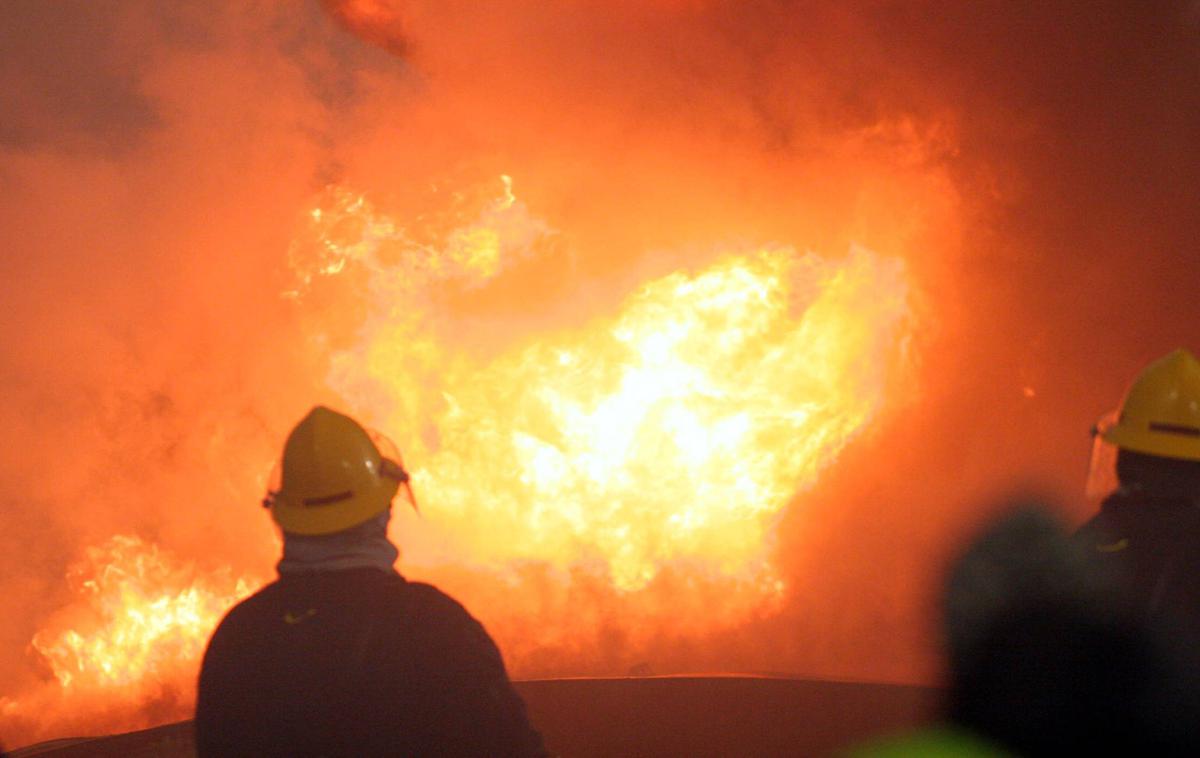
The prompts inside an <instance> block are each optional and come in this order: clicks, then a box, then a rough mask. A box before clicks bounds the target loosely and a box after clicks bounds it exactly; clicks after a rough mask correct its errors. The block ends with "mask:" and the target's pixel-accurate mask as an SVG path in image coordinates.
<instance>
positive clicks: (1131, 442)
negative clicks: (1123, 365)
mask: <svg viewBox="0 0 1200 758" xmlns="http://www.w3.org/2000/svg"><path fill="white" fill-rule="evenodd" d="M1097 432H1098V434H1099V436H1100V437H1102V438H1103V439H1104V440H1105V441H1106V442H1109V443H1110V444H1112V445H1115V446H1116V447H1118V448H1121V449H1123V450H1132V451H1134V452H1138V453H1145V454H1147V455H1157V456H1159V457H1162V458H1181V459H1184V460H1189V461H1200V361H1197V360H1196V357H1195V356H1194V355H1192V354H1191V353H1190V352H1188V351H1187V350H1183V349H1180V350H1176V351H1175V352H1173V353H1171V354H1170V355H1168V356H1166V357H1164V358H1160V359H1159V360H1157V361H1155V362H1154V363H1151V364H1150V365H1149V366H1147V367H1146V368H1145V370H1143V371H1142V373H1141V374H1140V375H1139V376H1138V378H1137V379H1136V380H1134V382H1133V385H1132V386H1131V387H1130V388H1129V392H1127V393H1126V395H1125V400H1124V401H1123V402H1122V403H1121V411H1120V413H1119V414H1118V415H1117V417H1116V419H1115V420H1112V419H1110V420H1109V421H1108V423H1102V424H1101V425H1100V426H1099V427H1098V429H1097Z"/></svg>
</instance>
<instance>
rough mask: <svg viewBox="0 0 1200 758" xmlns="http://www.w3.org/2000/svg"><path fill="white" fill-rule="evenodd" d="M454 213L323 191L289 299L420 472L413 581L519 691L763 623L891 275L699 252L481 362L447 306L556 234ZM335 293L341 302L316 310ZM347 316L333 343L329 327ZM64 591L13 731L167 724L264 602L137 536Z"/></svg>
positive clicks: (866, 396)
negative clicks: (776, 530) (98, 721)
mask: <svg viewBox="0 0 1200 758" xmlns="http://www.w3.org/2000/svg"><path fill="white" fill-rule="evenodd" d="M455 197H456V202H457V203H458V204H457V205H454V206H453V207H451V208H450V209H448V210H445V209H444V210H443V211H442V212H440V213H432V214H425V215H424V216H423V219H422V221H421V224H422V225H420V226H414V225H412V224H405V223H402V222H401V221H399V220H397V219H396V218H393V216H392V215H390V214H389V213H388V212H385V211H384V210H382V209H381V208H380V207H379V206H377V205H376V204H375V203H373V202H371V201H370V200H369V199H368V198H366V197H365V196H363V195H360V194H356V193H354V192H351V191H350V190H348V189H346V188H343V187H331V188H330V189H329V190H327V192H326V194H325V195H324V197H323V202H322V203H321V204H320V206H319V207H317V208H314V209H312V210H311V211H310V212H309V213H308V214H307V216H306V221H305V224H306V228H305V229H304V231H303V232H302V234H300V235H299V236H298V238H297V240H296V242H295V243H294V244H293V246H292V248H291V250H290V251H289V261H290V263H291V265H292V267H293V269H294V270H295V272H296V274H297V282H296V286H295V288H294V289H292V290H290V291H288V292H286V293H284V295H285V296H286V297H287V298H289V299H292V300H295V301H296V302H298V303H303V304H304V305H305V306H306V307H305V308H303V309H302V312H303V313H306V314H307V315H308V316H309V317H310V318H312V319H313V320H314V321H313V323H314V324H315V327H314V332H315V334H314V336H315V337H316V339H315V340H314V344H315V345H317V347H318V349H322V350H325V351H326V354H327V355H328V356H329V358H330V366H331V373H330V375H329V377H328V382H329V385H330V387H331V388H332V389H334V390H335V391H337V392H339V393H340V394H341V395H342V396H343V398H344V399H345V401H346V404H347V406H348V408H349V409H350V410H352V411H354V412H356V413H358V414H359V415H360V416H361V417H363V418H364V419H366V420H368V421H369V422H372V423H374V424H375V425H377V426H379V427H380V428H381V429H382V430H383V431H385V432H386V433H388V434H390V435H391V436H393V437H394V439H395V441H396V442H398V443H399V446H400V448H401V449H402V450H403V451H404V456H405V460H406V462H407V464H408V466H409V468H410V470H411V473H412V474H413V479H414V486H415V488H416V490H417V492H418V494H419V497H420V500H421V504H422V514H423V517H422V518H419V519H418V518H417V517H414V516H411V515H407V516H405V515H401V516H399V517H398V518H397V521H402V523H400V524H397V525H396V529H395V532H396V533H395V535H394V536H395V537H396V539H397V541H398V542H400V543H401V544H402V545H403V547H404V550H405V559H404V561H405V565H406V571H408V572H415V573H417V574H420V573H421V572H422V571H426V572H431V573H432V574H434V575H437V572H438V571H439V570H443V569H444V570H447V571H450V572H451V573H444V574H442V575H440V578H439V579H438V581H439V583H441V578H446V579H447V583H446V584H444V586H447V588H448V589H450V590H451V591H452V592H453V593H454V594H456V595H458V596H460V597H461V598H462V599H463V600H464V602H465V603H466V604H467V605H468V607H470V608H471V609H472V610H473V612H476V613H478V614H479V615H480V616H481V617H482V618H484V620H485V621H486V623H487V624H488V627H489V629H491V630H492V631H493V633H494V634H495V635H496V637H497V639H498V640H499V642H500V643H501V646H502V648H504V650H505V654H506V656H507V657H508V659H509V661H510V663H511V665H512V668H513V671H514V673H516V674H517V675H518V676H519V675H522V674H529V673H548V672H547V670H546V668H545V666H543V668H541V669H539V668H538V666H537V665H536V664H534V663H532V661H535V660H538V656H539V655H541V656H542V657H541V659H540V660H543V661H544V660H546V656H545V655H544V652H545V651H546V650H552V649H555V648H556V646H558V647H559V648H561V647H563V646H567V645H570V646H575V647H576V648H578V649H585V648H586V649H590V650H592V651H593V653H594V654H596V655H597V656H599V654H598V649H597V648H596V647H595V646H594V645H593V642H594V641H595V640H597V639H601V638H603V639H609V638H611V637H612V635H611V634H610V632H611V631H612V624H613V623H614V622H613V619H615V618H616V619H620V622H618V626H620V625H624V626H623V627H622V628H621V629H620V634H619V635H618V636H617V637H616V638H614V639H620V640H622V643H621V644H628V645H636V644H637V643H638V641H639V640H643V641H644V639H645V638H647V637H648V636H651V635H653V634H654V633H655V631H656V630H670V633H671V634H676V635H684V636H686V635H692V636H703V635H704V634H707V633H710V632H713V631H716V630H720V629H725V628H729V627H731V626H733V625H736V624H738V623H740V622H742V621H745V620H747V619H749V618H751V617H753V616H754V615H756V614H759V615H761V614H764V613H769V612H770V611H771V609H772V608H775V607H778V605H779V603H781V602H782V599H783V597H784V596H785V594H786V591H787V583H786V576H785V575H784V574H783V572H781V571H780V569H779V568H778V567H777V566H776V565H775V561H774V557H773V555H772V529H773V526H774V524H775V523H776V521H777V520H778V518H779V516H780V514H781V513H782V512H783V511H784V509H785V508H787V507H788V506H789V504H790V503H793V502H795V499H796V495H797V493H801V492H803V491H804V490H805V489H806V488H808V487H810V486H811V485H812V484H813V483H814V482H815V481H816V479H817V477H818V476H819V475H820V474H821V472H822V470H823V469H825V468H826V467H827V466H829V465H830V464H831V463H832V462H833V461H834V460H835V459H836V458H837V456H838V454H839V453H840V452H841V451H842V450H843V448H844V447H845V446H846V444H847V443H848V442H849V441H850V440H851V439H853V438H854V436H855V435H856V434H859V433H861V432H862V430H863V429H865V428H866V427H867V426H868V424H869V423H870V422H871V421H872V419H873V418H875V417H876V416H877V415H878V414H879V413H880V412H881V410H882V409H883V407H884V403H885V399H886V397H887V392H888V390H889V387H890V386H892V383H893V382H895V381H896V375H895V372H894V369H895V368H896V367H897V366H901V365H902V364H903V362H904V358H905V356H904V346H905V344H906V342H907V339H908V336H909V334H910V330H911V328H912V323H911V320H912V316H911V313H910V307H909V300H910V291H909V285H908V281H907V275H906V271H905V268H904V266H903V264H902V262H900V261H898V260H894V259H887V258H883V257H881V256H878V255H876V254H874V253H872V252H870V251H868V250H865V249H861V248H852V249H851V250H850V252H849V253H848V254H847V255H844V256H842V257H839V258H832V257H823V256H820V255H817V254H815V253H801V252H798V251H796V250H795V249H793V248H791V247H786V246H781V245H769V246H763V247H761V248H758V249H737V250H713V251H711V252H710V253H708V254H706V255H705V256H703V260H702V261H701V262H700V263H699V264H698V265H696V266H694V267H693V268H688V269H682V270H677V271H675V272H673V273H669V274H666V275H663V276H658V277H655V278H651V279H649V280H647V281H644V282H643V283H642V284H641V285H640V286H639V287H637V288H636V289H634V290H633V291H630V292H626V293H624V295H623V296H622V297H621V298H619V299H618V300H617V301H615V302H616V305H614V306H612V307H610V308H607V309H601V310H599V311H598V312H595V313H592V314H590V315H589V316H588V317H586V318H584V319H582V320H577V321H576V322H575V323H574V324H573V325H571V326H557V327H555V326H553V325H551V326H546V325H545V324H537V325H535V326H530V325H528V324H526V325H524V326H522V327H520V328H514V329H513V330H511V333H508V334H506V335H504V336H503V337H502V338H500V339H499V340H498V341H496V342H495V343H489V344H488V345H487V346H486V348H481V347H480V344H479V342H478V340H475V339H472V338H471V335H470V334H469V333H468V332H469V331H470V327H471V325H472V324H477V323H478V321H474V322H473V321H471V320H470V319H472V318H473V319H478V318H479V316H478V314H473V315H472V316H470V318H465V319H464V318H462V317H461V314H458V313H456V312H455V310H454V307H453V306H452V305H449V304H448V303H449V302H452V300H451V299H448V298H445V297H441V296H439V293H440V294H444V292H445V291H446V290H447V289H453V290H455V291H458V292H460V293H461V292H465V293H467V294H468V296H469V295H470V293H473V292H484V291H486V289H487V288H488V287H489V286H491V285H492V284H493V283H495V282H496V281H498V280H499V279H500V277H501V275H502V274H503V273H504V272H505V270H506V269H507V268H508V267H509V266H511V265H512V264H513V263H514V261H518V260H529V259H534V258H536V257H537V256H538V255H541V254H543V252H544V251H545V250H547V249H552V248H553V246H552V245H548V244H547V242H548V240H552V239H553V238H554V236H555V234H556V233H555V231H554V230H553V229H551V228H550V227H549V225H548V224H546V223H545V222H543V221H541V220H539V219H538V218H536V217H535V216H534V215H533V214H532V213H531V212H530V210H529V209H528V208H527V207H526V205H525V204H524V203H523V202H522V201H521V200H519V199H518V198H517V197H516V196H515V195H514V193H513V186H512V180H511V179H510V178H509V177H501V179H500V182H499V184H498V185H495V186H494V187H493V189H492V190H491V191H489V192H487V193H484V194H483V195H482V196H478V197H473V198H472V197H471V196H468V195H465V194H458V195H455ZM464 197H466V198H468V200H467V201H462V198H464ZM472 203H473V204H472ZM338 282H342V283H346V282H349V283H350V284H351V286H345V287H343V288H342V289H340V290H336V292H335V296H332V297H326V298H325V299H324V300H323V301H322V299H321V293H320V292H319V290H320V289H321V288H322V287H325V286H327V285H328V286H329V287H331V288H335V289H336V287H337V286H338V285H337V283H338ZM326 295H328V292H327V293H326ZM312 303H317V305H315V306H314V305H311V304H312ZM347 306H350V307H347ZM347 311H348V312H351V313H354V314H357V318H359V319H360V321H359V322H358V323H355V324H353V325H352V326H353V329H352V332H353V337H352V338H350V339H348V340H347V339H346V338H345V337H344V335H343V336H342V337H340V338H337V339H332V338H329V337H328V336H327V335H324V334H323V333H322V329H323V328H328V329H332V327H329V326H328V324H327V323H324V322H323V321H322V320H323V319H329V322H332V321H333V320H334V317H335V314H338V313H343V312H347ZM343 321H344V319H343ZM264 463H265V462H264ZM256 494H257V493H248V497H254V496H255V495H256ZM453 571H458V572H460V573H457V574H455V573H452V572H453ZM481 577H482V578H481ZM69 582H70V584H71V587H72V589H73V590H74V592H75V593H76V594H77V596H78V602H76V603H75V604H74V605H72V606H71V607H70V608H67V609H65V610H64V611H63V612H62V613H60V614H59V616H58V617H56V618H55V619H52V620H51V621H50V623H48V624H47V625H46V627H45V628H44V629H43V630H42V631H41V632H39V633H38V634H37V635H36V637H35V638H34V640H33V643H32V648H33V650H34V651H35V652H36V654H37V655H38V656H39V657H40V658H41V660H43V661H44V662H45V664H46V667H47V669H48V671H49V673H50V674H52V677H53V678H52V680H51V684H53V685H55V687H56V690H55V691H54V692H51V691H50V690H49V689H48V688H49V685H48V686H47V688H46V689H44V691H42V692H40V693H38V694H35V695H33V696H30V697H27V698H20V699H5V700H0V716H3V717H4V718H5V719H6V721H7V723H8V724H9V725H10V726H12V725H14V724H15V725H17V727H19V726H20V725H21V724H22V723H23V722H22V719H25V720H29V721H30V722H31V723H32V722H33V719H32V714H34V713H35V712H36V711H37V710H38V709H39V708H40V707H43V706H45V705H46V704H47V703H49V702H51V701H54V702H57V703H58V705H59V706H61V707H59V708H57V709H56V710H58V711H59V712H60V713H61V712H66V711H67V710H69V708H68V707H66V706H63V704H64V703H74V704H80V703H90V705H84V706H82V707H80V708H79V711H80V712H81V713H86V712H94V711H96V710H97V709H107V710H109V711H110V715H109V717H108V719H107V720H106V721H105V722H104V723H105V724H106V727H107V728H110V729H111V728H116V727H117V726H120V727H125V728H134V727H137V726H143V725H148V724H150V723H156V722H161V721H163V720H168V719H170V718H183V717H186V716H187V713H188V708H189V707H190V703H191V701H192V697H193V695H194V693H193V691H192V684H193V682H194V678H195V674H196V669H197V666H198V663H199V660H200V657H201V655H202V653H203V650H204V646H205V644H206V642H207V640H208V637H209V635H210V634H211V632H212V629H213V628H214V627H215V626H216V624H217V622H218V621H219V619H220V617H221V616H222V614H223V613H224V612H225V611H226V610H227V609H228V608H229V607H230V606H231V605H232V604H233V603H235V602H236V601H237V600H238V599H239V598H241V597H244V596H246V595H247V594H249V592H250V590H251V589H252V586H253V585H255V584H256V582H251V581H249V580H247V579H245V578H234V577H233V576H232V575H231V574H230V572H228V571H215V572H207V573H206V572H203V571H201V570H200V569H198V568H197V567H196V566H195V565H193V564H192V563H189V562H185V561H180V560H178V559H177V558H175V557H174V556H172V555H171V554H169V553H168V552H167V551H165V550H162V549H160V548H158V547H156V546H154V545H152V544H148V543H146V542H143V541H142V540H140V539H138V538H136V537H130V536H115V537H113V538H111V539H110V540H109V541H107V542H105V543H104V544H101V545H98V546H95V547H93V548H90V549H89V550H88V551H87V552H86V555H85V556H84V558H83V560H81V561H80V562H79V563H78V564H76V565H75V566H73V567H72V568H71V570H70V574H69ZM498 588H502V590H503V591H500V592H498V591H496V590H497V589H498ZM613 607H617V608H619V612H616V613H613V612H611V611H612V608H613ZM605 635H608V636H607V637H606V636H605ZM639 635H640V636H639ZM633 654H634V655H638V653H633ZM624 660H625V659H622V658H621V657H620V655H616V656H615V657H614V656H610V657H609V659H608V663H607V664H603V665H613V666H620V665H624V663H623V661H624ZM614 661H615V663H614ZM581 668H588V667H581ZM590 670H595V669H594V668H591V669H590ZM549 672H552V673H560V674H561V673H580V672H579V671H561V670H557V669H554V668H553V667H552V666H551V668H550V669H549ZM55 698H57V701H55V700H54V699H55ZM156 699H157V700H158V701H163V702H166V703H167V705H165V706H163V708H162V709H160V711H161V712H157V715H147V714H149V713H150V712H152V711H153V710H154V709H153V708H152V707H149V706H148V705H147V703H153V702H155V701H156ZM98 704H102V705H98ZM121 708H124V710H123V711H122V710H120V709H121ZM114 709H116V712H118V713H119V714H120V715H116V716H114V715H112V713H111V712H113V711H114ZM130 713H133V714H135V715H134V716H132V717H131V716H130V715H129V714H130ZM136 714H141V715H136ZM60 726H61V725H60ZM14 728H15V727H14ZM28 730H29V731H30V732H31V733H32V732H34V731H35V727H28Z"/></svg>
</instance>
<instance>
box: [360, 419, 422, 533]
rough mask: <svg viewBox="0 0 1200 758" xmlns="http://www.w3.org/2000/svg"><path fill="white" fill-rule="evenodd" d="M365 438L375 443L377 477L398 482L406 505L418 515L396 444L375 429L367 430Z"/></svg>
mask: <svg viewBox="0 0 1200 758" xmlns="http://www.w3.org/2000/svg"><path fill="white" fill-rule="evenodd" d="M367 436H368V437H370V438H371V442H374V443H375V449H376V450H378V451H379V456H380V461H379V475H380V476H386V477H388V478H389V479H395V480H396V481H398V482H400V489H402V490H403V491H404V497H405V498H406V499H407V500H408V504H409V505H411V506H412V509H413V510H414V511H416V512H417V513H420V512H421V509H420V508H419V507H417V496H416V495H414V494H413V489H412V479H411V477H409V475H408V470H407V469H406V468H404V459H403V458H401V457H400V448H398V447H396V443H395V442H392V440H391V438H390V437H388V436H387V435H386V434H384V433H383V432H379V431H376V430H375V429H367Z"/></svg>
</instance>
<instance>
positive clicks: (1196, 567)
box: [1076, 492, 1200, 640]
mask: <svg viewBox="0 0 1200 758" xmlns="http://www.w3.org/2000/svg"><path fill="white" fill-rule="evenodd" d="M1076 537H1077V539H1079V540H1080V541H1081V542H1082V543H1083V545H1084V547H1085V548H1086V549H1087V550H1088V552H1089V553H1090V554H1091V556H1092V557H1093V559H1094V560H1096V561H1097V562H1098V563H1100V564H1101V565H1105V566H1107V567H1109V569H1110V570H1111V571H1112V572H1113V573H1115V574H1116V575H1117V576H1119V577H1122V578H1123V579H1124V581H1125V582H1126V583H1127V585H1128V589H1129V590H1130V597H1131V598H1132V602H1133V604H1134V605H1135V607H1136V609H1137V610H1138V611H1139V612H1140V614H1141V615H1143V616H1144V617H1146V618H1149V619H1152V620H1155V621H1159V622H1162V623H1164V624H1166V626H1167V628H1168V630H1169V631H1171V632H1172V633H1184V634H1187V635H1189V636H1192V635H1195V638H1196V639H1197V640H1200V507H1197V504H1196V503H1195V502H1194V501H1192V500H1189V499H1186V498H1173V497H1156V496H1153V495H1147V494H1139V493H1136V492H1134V493H1129V492H1118V493H1117V494H1115V495H1112V496H1111V497H1109V498H1108V499H1107V500H1105V501H1104V503H1103V504H1102V505H1101V507H1100V512H1099V513H1098V514H1096V516H1094V517H1093V518H1092V519H1091V520H1090V521H1088V522H1087V523H1086V524H1084V525H1083V526H1082V527H1080V529H1079V532H1078V533H1077V535H1076Z"/></svg>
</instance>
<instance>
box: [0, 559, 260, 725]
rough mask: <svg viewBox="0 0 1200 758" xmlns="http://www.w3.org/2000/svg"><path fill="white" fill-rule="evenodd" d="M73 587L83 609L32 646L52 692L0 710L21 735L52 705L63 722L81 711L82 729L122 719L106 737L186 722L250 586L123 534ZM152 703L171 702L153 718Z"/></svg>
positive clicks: (81, 571) (71, 577) (79, 571)
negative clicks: (200, 674)
mask: <svg viewBox="0 0 1200 758" xmlns="http://www.w3.org/2000/svg"><path fill="white" fill-rule="evenodd" d="M67 580H68V582H69V584H70V586H71V589H72V590H73V592H74V593H75V594H76V595H77V597H78V598H79V601H78V602H77V603H75V604H73V605H72V606H70V607H69V608H67V609H65V610H64V611H63V612H62V613H61V614H60V615H59V617H58V618H57V619H54V620H52V621H51V623H50V624H48V625H47V626H46V628H44V629H43V630H42V631H40V632H38V634H37V635H35V636H34V638H33V642H32V648H33V650H34V651H35V652H36V653H37V654H38V655H39V656H40V657H41V659H42V660H43V661H44V662H45V664H46V666H47V667H48V669H49V671H50V673H52V674H53V677H54V685H55V686H53V687H50V686H47V687H45V688H43V689H42V690H41V691H39V692H34V693H29V694H28V695H27V696H25V697H21V698H17V699H11V698H5V699H4V700H3V701H0V715H3V716H5V717H6V719H7V720H10V721H12V722H15V724H16V725H18V726H19V725H20V724H21V722H22V721H23V720H25V719H30V720H33V719H34V717H35V716H36V713H37V711H39V710H42V709H43V708H45V707H46V706H47V705H49V704H54V706H55V707H53V710H54V711H56V712H58V713H59V714H62V713H66V712H68V711H69V710H71V709H72V708H75V709H79V711H80V713H78V714H76V716H75V718H76V719H80V720H85V718H86V715H87V714H88V713H89V712H90V711H100V710H106V711H109V712H110V713H120V715H117V716H114V717H113V719H112V720H111V722H110V723H107V724H106V727H107V728H110V729H111V728H118V727H121V726H124V727H127V728H135V727H139V726H149V725H151V724H152V723H158V722H159V721H160V720H161V719H163V718H171V717H174V718H183V717H185V716H186V715H187V713H188V711H189V709H190V703H191V702H192V698H193V695H194V693H193V687H194V682H195V677H196V674H197V671H198V665H199V661H200V657H201V655H202V654H203V651H204V647H205V645H206V644H207V642H208V637H209V635H210V634H211V633H212V630H213V628H214V627H215V626H216V624H217V622H218V621H219V620H220V618H221V616H222V615H223V614H224V613H225V612H226V611H227V610H228V609H229V607H230V606H232V605H233V603H235V602H236V601H237V600H238V599H240V598H242V597H244V596H246V595H248V594H249V592H250V591H251V589H252V587H253V586H254V585H253V584H252V583H251V582H250V581H248V580H247V579H245V578H238V579H234V578H232V577H231V576H230V575H229V573H228V572H227V571H217V572H212V573H201V572H200V571H199V570H198V569H197V567H196V566H195V565H193V564H191V563H187V562H182V561H179V560H178V559H176V558H175V557H174V556H172V555H171V554H170V553H169V552H167V551H165V550H162V549H160V548H159V547H157V546H155V545H152V544H147V543H145V542H143V541H142V540H140V539H139V538H137V537H133V536H126V535H116V536H114V537H112V538H110V539H109V540H108V541H106V542H105V543H103V544H101V545H98V546H94V547H91V548H88V549H87V550H86V552H85V554H84V556H83V558H82V559H81V560H80V561H79V562H77V563H75V564H74V565H72V566H71V567H70V569H69V571H68V575H67ZM156 700H160V701H166V702H167V704H166V705H165V706H164V712H163V713H160V714H157V718H156V717H155V715H152V714H153V712H154V711H155V710H156V709H155V707H154V703H155V701H156ZM122 711H123V712H122Z"/></svg>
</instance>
